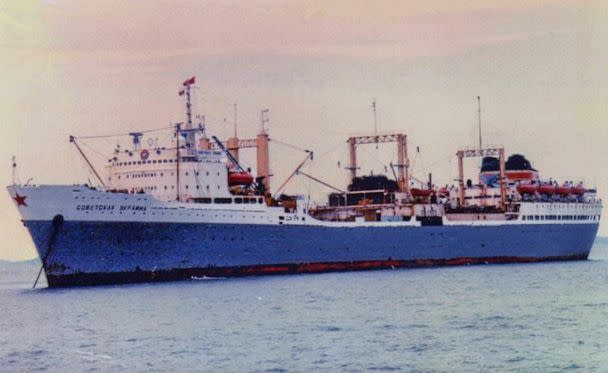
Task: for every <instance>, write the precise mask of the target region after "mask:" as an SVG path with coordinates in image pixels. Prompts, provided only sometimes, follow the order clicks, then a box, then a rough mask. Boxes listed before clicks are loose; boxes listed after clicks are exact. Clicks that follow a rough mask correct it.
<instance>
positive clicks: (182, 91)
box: [178, 89, 186, 96]
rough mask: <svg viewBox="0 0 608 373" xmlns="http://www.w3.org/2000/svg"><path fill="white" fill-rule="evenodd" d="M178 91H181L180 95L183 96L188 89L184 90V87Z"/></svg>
mask: <svg viewBox="0 0 608 373" xmlns="http://www.w3.org/2000/svg"><path fill="white" fill-rule="evenodd" d="M178 93H179V95H180V96H183V95H184V93H186V91H184V90H183V89H182V90H180V91H179V92H178Z"/></svg>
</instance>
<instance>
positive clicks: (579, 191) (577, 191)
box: [572, 186, 587, 196]
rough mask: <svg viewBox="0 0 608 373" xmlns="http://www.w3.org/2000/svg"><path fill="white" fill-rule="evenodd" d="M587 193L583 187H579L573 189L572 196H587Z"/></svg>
mask: <svg viewBox="0 0 608 373" xmlns="http://www.w3.org/2000/svg"><path fill="white" fill-rule="evenodd" d="M586 191H587V190H586V189H585V187H583V186H577V187H573V188H572V194H575V195H577V196H582V195H583V194H585V192H586Z"/></svg>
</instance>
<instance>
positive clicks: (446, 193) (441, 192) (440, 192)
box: [438, 187, 450, 197]
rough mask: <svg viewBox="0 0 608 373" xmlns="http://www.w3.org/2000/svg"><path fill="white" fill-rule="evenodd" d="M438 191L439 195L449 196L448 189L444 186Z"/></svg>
mask: <svg viewBox="0 0 608 373" xmlns="http://www.w3.org/2000/svg"><path fill="white" fill-rule="evenodd" d="M438 193H439V195H440V196H442V197H447V196H449V195H450V191H449V189H448V188H445V187H443V188H441V189H439V192H438Z"/></svg>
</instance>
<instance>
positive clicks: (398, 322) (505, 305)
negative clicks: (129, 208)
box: [0, 246, 608, 372]
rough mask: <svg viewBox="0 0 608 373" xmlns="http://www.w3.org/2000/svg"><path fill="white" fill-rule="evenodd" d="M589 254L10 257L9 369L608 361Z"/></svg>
mask: <svg viewBox="0 0 608 373" xmlns="http://www.w3.org/2000/svg"><path fill="white" fill-rule="evenodd" d="M591 258H592V260H588V261H579V262H553V263H538V264H510V265H481V266H463V267H450V268H426V269H400V270H383V271H369V272H350V273H329V274H314V275H293V276H266V277H250V278H236V279H219V280H195V281H188V282H175V283H157V284H138V285H121V286H101V287H87V288H71V289H44V288H42V289H36V290H32V289H31V285H32V283H33V281H34V279H35V276H36V274H37V270H38V268H37V266H36V265H35V263H31V262H30V263H18V264H3V265H2V266H1V267H0V370H1V371H31V370H48V371H89V370H91V371H129V372H130V371H211V372H230V371H235V372H239V371H260V372H266V371H272V372H281V371H306V372H308V371H330V372H335V371H391V370H396V371H507V370H509V371H512V370H517V371H543V372H546V371H565V370H581V371H598V372H602V371H604V372H605V371H608V289H607V286H608V247H601V246H597V247H595V248H594V250H593V252H592V257H591Z"/></svg>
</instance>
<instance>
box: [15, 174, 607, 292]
mask: <svg viewBox="0 0 608 373" xmlns="http://www.w3.org/2000/svg"><path fill="white" fill-rule="evenodd" d="M9 193H11V195H13V196H14V195H15V194H18V195H19V196H26V199H25V201H24V203H25V204H26V205H21V206H19V210H20V212H21V214H22V217H23V223H24V225H25V226H26V227H27V229H28V230H29V232H30V234H31V236H32V239H33V242H34V244H35V246H36V248H37V250H38V253H39V255H40V258H41V259H42V260H43V263H44V269H45V272H46V276H47V280H48V284H49V286H50V287H56V286H78V285H99V284H115V283H130V282H145V281H171V280H185V279H190V278H193V277H202V276H221V277H229V276H245V275H265V274H287V273H314V272H327V271H347V270H363V269H380V268H398V267H423V266H440V265H461V264H481V263H512V262H537V261H546V260H583V259H586V258H587V257H588V255H589V252H590V250H591V247H592V245H593V241H594V239H595V235H596V233H597V229H598V224H599V214H600V210H601V206H600V205H599V204H598V205H583V204H569V207H567V208H568V209H566V207H564V209H566V210H564V211H565V212H564V214H567V215H565V216H569V217H573V218H572V219H568V220H566V219H564V220H558V221H554V220H538V221H536V220H535V221H528V220H523V219H522V216H523V214H525V211H524V212H521V213H520V215H521V216H520V217H519V218H517V219H513V220H500V221H492V220H487V221H484V220H480V221H473V222H466V221H465V222H463V221H449V219H447V218H446V217H445V216H444V217H443V218H442V221H441V222H440V223H439V224H433V225H425V224H424V222H420V221H417V220H415V219H412V220H411V221H402V222H341V223H338V222H326V221H319V220H316V219H313V218H312V217H310V216H308V215H306V214H305V213H304V212H305V210H303V211H302V209H298V211H296V212H294V213H290V214H288V213H285V212H284V210H283V209H282V208H272V207H267V206H265V205H264V204H258V205H249V206H238V208H237V207H236V206H234V205H232V206H228V207H227V206H216V205H207V206H205V205H199V204H183V203H177V202H171V203H167V202H160V201H156V200H154V198H152V197H149V196H145V195H129V194H120V193H105V192H99V191H94V190H90V189H88V188H86V187H82V186H77V187H72V186H38V187H18V186H12V187H9ZM564 205H566V204H564ZM522 209H529V210H530V214H542V213H543V212H542V209H543V206H542V205H540V206H534V205H533V204H530V205H528V206H524V207H522ZM550 209H551V210H552V213H553V214H554V215H555V213H556V212H555V208H554V207H551V208H550ZM568 211H570V212H569V213H568ZM531 216H534V215H531ZM541 216H542V215H541ZM583 216H584V218H583Z"/></svg>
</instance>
